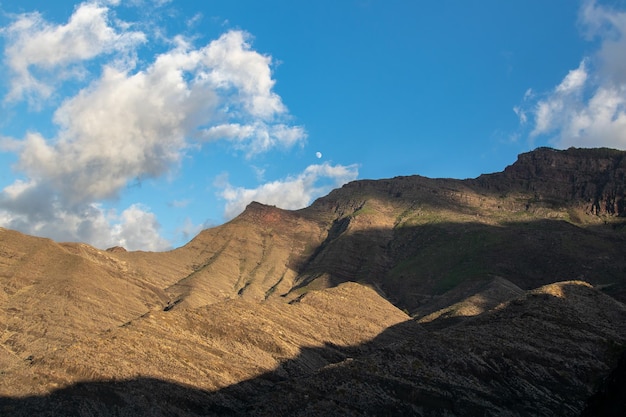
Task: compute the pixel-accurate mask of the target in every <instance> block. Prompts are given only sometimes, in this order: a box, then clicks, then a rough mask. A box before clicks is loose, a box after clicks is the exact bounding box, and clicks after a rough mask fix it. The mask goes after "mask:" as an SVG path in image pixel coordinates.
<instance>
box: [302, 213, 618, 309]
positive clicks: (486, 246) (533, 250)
mask: <svg viewBox="0 0 626 417" xmlns="http://www.w3.org/2000/svg"><path fill="white" fill-rule="evenodd" d="M348 222H349V219H347V218H345V219H343V220H342V221H341V222H340V223H338V224H337V225H336V227H334V228H331V232H329V235H328V238H327V239H326V240H325V241H324V243H323V244H322V245H321V246H320V247H319V248H318V249H317V250H316V251H315V252H314V253H313V254H312V255H311V256H310V257H309V258H308V259H306V260H302V261H301V262H300V266H299V267H298V271H299V277H298V281H297V285H296V287H295V288H294V290H292V293H294V292H295V293H302V292H305V291H306V290H308V289H315V288H321V287H324V286H328V285H331V286H335V285H339V284H340V283H342V282H346V281H356V282H361V283H367V284H370V285H372V286H373V287H374V288H375V289H377V290H379V292H380V293H381V294H382V295H384V296H385V297H386V298H387V299H389V300H390V301H391V302H392V303H394V304H395V305H396V306H398V307H399V308H402V309H406V310H407V311H409V312H410V313H411V314H413V315H417V316H421V315H425V314H429V313H431V312H433V311H436V310H437V309H439V308H443V307H445V306H447V305H449V304H450V302H451V301H452V302H456V301H460V300H462V299H463V298H464V297H467V296H469V295H472V294H473V293H475V292H477V291H479V290H480V288H482V287H483V286H484V285H485V283H486V282H489V281H491V280H493V279H494V278H495V277H503V278H505V279H506V280H508V281H510V282H511V283H513V284H515V285H516V286H518V287H520V288H521V289H524V290H527V289H531V288H536V287H538V286H541V285H545V284H548V283H550V282H555V281H564V280H572V279H579V280H584V281H587V282H590V283H592V284H594V285H598V286H599V287H600V288H601V289H602V290H603V291H605V292H606V293H608V294H610V295H611V296H613V297H615V298H617V299H619V300H621V301H626V279H625V278H626V257H624V247H625V245H626V233H625V232H624V230H623V224H622V223H617V224H614V225H597V226H588V225H587V226H576V225H574V224H572V223H570V222H567V221H564V220H528V221H520V222H508V223H505V224H502V225H497V226H495V225H488V224H484V223H480V222H474V223H468V222H459V223H454V222H432V223H427V224H423V225H418V226H410V227H396V228H394V229H381V228H372V229H367V230H351V229H350V228H349V226H348V225H347V224H346V223H348ZM320 280H323V283H317V284H316V281H320ZM451 291H452V292H451ZM453 291H456V292H457V293H458V294H456V295H455V297H456V299H451V298H450V297H443V296H444V295H446V294H447V295H451V294H454V293H453Z"/></svg>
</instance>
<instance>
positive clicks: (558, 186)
mask: <svg viewBox="0 0 626 417" xmlns="http://www.w3.org/2000/svg"><path fill="white" fill-rule="evenodd" d="M625 176H626V158H624V153H623V152H621V151H616V150H613V149H575V148H571V149H568V150H567V151H557V150H554V149H550V148H539V149H537V150H536V151H533V152H529V153H526V154H522V155H520V156H519V159H518V160H517V162H516V163H515V164H513V165H511V166H509V167H507V168H506V169H505V170H504V172H502V173H497V174H491V175H482V176H480V177H479V178H478V179H477V180H476V183H477V184H478V185H479V186H482V187H485V188H487V189H494V190H497V191H504V192H511V191H516V190H519V191H522V192H526V193H532V194H533V196H534V198H535V199H536V200H537V201H542V200H543V201H553V202H555V203H557V204H563V203H564V202H567V203H570V204H573V205H579V204H582V205H584V207H585V211H586V212H587V213H590V214H596V215H601V214H607V215H617V216H625V215H626V204H625V202H626V189H625V188H624V178H625Z"/></svg>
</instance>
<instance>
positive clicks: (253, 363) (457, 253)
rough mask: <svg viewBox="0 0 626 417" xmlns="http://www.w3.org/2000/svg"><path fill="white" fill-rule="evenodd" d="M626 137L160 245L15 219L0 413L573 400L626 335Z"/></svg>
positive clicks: (3, 244) (587, 389)
mask: <svg viewBox="0 0 626 417" xmlns="http://www.w3.org/2000/svg"><path fill="white" fill-rule="evenodd" d="M624 155H626V153H625V152H620V151H614V150H608V149H594V150H582V149H570V150H567V151H555V150H552V149H547V148H540V149H538V150H536V151H534V152H531V153H528V154H523V155H520V157H519V159H518V161H517V162H516V163H515V164H513V165H512V166H510V167H507V168H506V169H505V170H504V171H503V172H501V173H495V174H488V175H483V176H480V177H478V178H476V179H470V180H453V179H429V178H424V177H419V176H413V177H397V178H393V179H388V180H377V181H371V180H363V181H355V182H352V183H350V184H347V185H345V186H344V187H342V188H340V189H337V190H334V191H333V192H331V193H330V194H329V195H328V196H326V197H323V198H320V199H318V200H317V201H315V202H314V203H313V204H312V205H311V206H310V207H308V208H305V209H302V210H297V211H286V210H281V209H279V208H276V207H270V206H265V205H262V204H258V203H252V204H250V205H249V206H248V208H247V209H246V211H245V212H244V213H242V214H241V215H240V216H239V217H237V218H236V219H234V220H232V221H231V222H229V223H227V224H224V225H222V226H219V227H216V228H213V229H208V230H205V231H203V232H201V233H200V234H199V235H198V236H197V237H196V238H194V239H193V240H192V241H191V242H189V243H188V244H187V245H185V246H183V247H181V248H178V249H175V250H172V251H169V252H164V253H149V252H127V251H125V250H124V249H123V248H119V247H116V248H111V249H109V250H107V251H102V250H97V249H94V248H92V247H90V246H88V245H85V244H81V243H56V242H53V241H51V240H48V239H42V238H36V237H32V236H26V235H23V234H20V233H18V232H15V231H11V230H5V229H0V329H3V331H2V332H1V333H0V346H1V347H2V349H0V414H1V415H4V414H6V415H24V416H25V415H85V416H88V415H181V416H196V415H240V414H242V413H243V414H256V415H270V414H272V415H329V414H334V415H368V414H369V415H371V414H375V415H459V416H460V415H481V416H483V415H494V416H495V415H498V416H500V415H511V416H518V415H519V416H526V415H536V416H544V415H545V416H550V415H554V416H557V415H576V414H578V413H580V412H581V411H582V410H583V408H585V402H586V401H587V399H588V398H590V396H592V394H593V393H594V391H596V390H597V389H598V387H601V386H602V385H601V384H602V380H603V378H604V377H606V376H607V375H609V373H610V371H611V368H613V367H616V366H618V359H619V357H620V354H621V353H622V352H623V351H624V348H625V347H626V325H625V324H624V323H626V320H625V319H626V309H625V307H624V305H623V304H622V302H623V301H626V280H625V279H624V278H625V275H626V256H624V247H625V245H624V244H625V243H626V228H625V227H624V224H625V223H624V221H623V219H624V216H625V215H626V212H625V211H624V201H625V184H626V180H625V175H624V174H625V172H626V159H624ZM593 398H599V397H598V396H597V395H596V396H595V397H593ZM590 401H592V400H590Z"/></svg>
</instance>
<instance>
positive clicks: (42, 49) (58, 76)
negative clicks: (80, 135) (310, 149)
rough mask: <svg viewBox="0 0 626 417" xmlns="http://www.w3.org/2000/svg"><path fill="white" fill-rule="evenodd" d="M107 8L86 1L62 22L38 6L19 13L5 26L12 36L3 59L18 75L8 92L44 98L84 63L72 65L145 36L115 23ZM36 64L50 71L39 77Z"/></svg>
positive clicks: (121, 48)
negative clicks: (51, 19)
mask: <svg viewBox="0 0 626 417" xmlns="http://www.w3.org/2000/svg"><path fill="white" fill-rule="evenodd" d="M108 12H109V8H108V7H105V6H103V5H101V4H99V3H97V2H91V3H82V4H81V5H79V6H78V7H77V8H76V10H75V11H74V14H73V15H72V17H71V18H70V19H69V21H68V22H67V23H66V24H64V25H53V24H50V23H48V22H47V21H46V20H44V18H43V17H42V16H41V14H39V13H37V12H34V13H27V14H23V15H19V16H17V18H16V20H15V21H14V22H13V23H12V24H11V25H9V26H8V27H6V28H4V29H2V35H4V36H5V37H6V38H7V40H8V46H7V48H6V51H5V60H6V62H7V64H8V66H9V68H10V69H11V70H12V72H13V77H14V79H13V80H12V88H11V90H10V92H9V94H8V96H7V98H8V99H9V100H19V99H21V98H22V97H23V96H24V95H31V96H32V97H35V98H38V97H42V98H46V97H48V96H49V95H50V94H51V93H52V91H53V88H54V85H55V84H58V83H59V81H60V80H62V79H66V78H68V77H75V76H80V75H81V72H82V71H83V69H82V68H81V67H80V66H79V65H77V66H75V67H72V65H76V64H80V63H81V62H83V61H85V60H89V59H92V58H94V57H96V56H98V55H100V54H103V53H110V52H114V51H117V52H120V51H130V50H132V49H133V48H134V47H135V46H136V45H137V44H139V43H142V42H144V41H145V40H146V37H145V34H143V33H141V32H135V31H123V30H119V29H118V28H116V27H114V26H112V25H111V22H110V19H109V17H108ZM33 68H35V69H41V70H43V71H44V72H48V74H46V76H44V77H43V78H39V77H38V76H36V75H34V74H33V71H32V69H33ZM38 73H40V72H39V71H38Z"/></svg>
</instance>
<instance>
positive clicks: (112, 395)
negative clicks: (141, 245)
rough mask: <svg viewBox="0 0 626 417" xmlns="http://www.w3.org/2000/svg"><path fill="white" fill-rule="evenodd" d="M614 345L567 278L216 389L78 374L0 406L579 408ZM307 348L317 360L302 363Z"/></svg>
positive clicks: (595, 295) (254, 411) (613, 309)
mask: <svg viewBox="0 0 626 417" xmlns="http://www.w3.org/2000/svg"><path fill="white" fill-rule="evenodd" d="M624 346H626V310H625V309H624V308H623V305H621V304H620V303H617V302H615V301H614V300H613V299H611V298H610V297H607V296H606V295H604V294H602V293H600V292H599V291H597V290H595V289H593V288H591V287H589V286H587V285H585V284H584V283H580V282H571V283H563V284H558V285H555V286H553V287H550V288H547V289H545V290H540V291H534V292H531V293H527V294H526V295H525V296H523V297H521V298H519V299H516V300H514V301H512V302H511V303H509V304H508V305H507V306H506V307H504V308H500V309H496V310H491V311H489V312H486V313H484V314H481V315H479V316H476V317H474V318H471V319H468V320H466V321H465V322H463V323H461V324H460V325H457V326H454V327H450V328H446V329H441V330H438V331H431V330H427V329H425V328H424V327H423V326H421V325H419V324H418V323H417V322H415V321H412V320H411V321H407V322H404V323H401V324H398V325H396V326H393V327H391V328H389V329H387V330H385V331H384V332H382V333H381V334H380V335H379V336H377V337H376V338H375V339H373V340H371V341H370V342H367V343H363V344H361V345H357V346H350V347H337V346H331V345H327V346H324V347H319V348H303V349H302V350H301V353H300V355H299V356H298V357H296V358H294V359H292V360H288V361H285V362H284V363H282V364H281V365H280V366H279V367H278V368H277V369H276V370H274V371H271V372H267V373H265V374H262V375H259V376H258V377H256V378H253V379H250V380H247V381H243V382H241V383H238V384H234V385H232V386H229V387H226V388H223V389H221V390H218V391H215V392H209V391H205V390H200V389H197V388H194V387H192V386H183V385H180V384H177V383H173V382H168V381H164V380H160V379H154V378H137V379H131V380H121V381H88V382H81V383H77V384H74V385H71V386H69V387H66V388H63V389H59V390H56V391H54V392H52V393H50V394H48V395H41V396H29V397H25V398H6V397H5V398H0V413H1V415H6V416H16V417H21V416H28V417H32V416H139V415H141V416H189V417H191V416H237V415H257V416H273V417H274V416H328V415H342V416H343V415H353V416H365V415H377V416H400V415H402V416H443V415H446V416H501V415H507V416H548V417H549V416H564V415H579V414H580V413H581V411H582V410H583V408H584V407H585V402H586V401H587V399H588V398H589V397H590V395H592V394H593V392H594V391H595V390H596V389H597V387H599V386H601V382H602V381H603V379H604V378H605V377H606V376H607V375H608V374H609V373H610V370H611V368H612V367H614V366H615V365H616V364H617V363H618V359H619V357H620V355H621V354H622V352H623V351H624ZM312 357H315V358H316V360H317V362H318V363H320V364H321V366H319V367H317V368H315V369H311V368H310V366H308V364H310V363H311V362H312V361H311V358H312ZM319 358H323V361H321V362H320V361H319V360H318V359H319ZM322 365H323V366H322ZM620 366H621V365H620ZM622 411H624V410H622ZM586 415H593V414H586Z"/></svg>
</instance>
